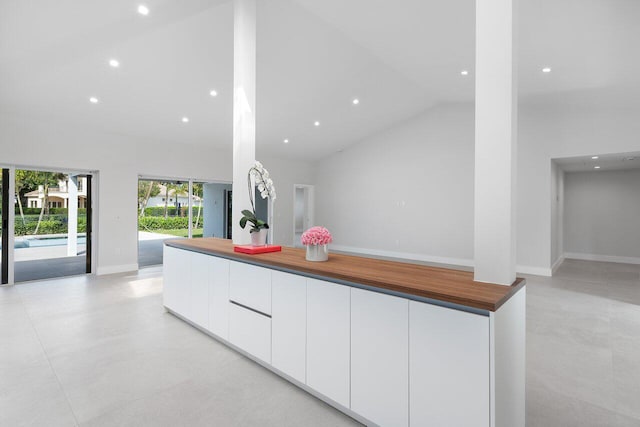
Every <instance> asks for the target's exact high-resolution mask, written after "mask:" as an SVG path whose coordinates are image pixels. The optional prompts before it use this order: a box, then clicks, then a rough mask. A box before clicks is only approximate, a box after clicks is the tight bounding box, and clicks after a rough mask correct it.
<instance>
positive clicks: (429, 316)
mask: <svg viewBox="0 0 640 427" xmlns="http://www.w3.org/2000/svg"><path fill="white" fill-rule="evenodd" d="M489 347H490V345H489V317H487V316H481V315H477V314H472V313H467V312H462V311H458V310H451V309H448V308H444V307H438V306H435V305H430V304H423V303H420V302H415V301H410V302H409V348H410V351H409V372H410V377H411V383H410V384H411V385H410V389H409V395H410V396H411V397H410V405H409V407H410V423H411V425H412V426H427V425H429V426H431V425H432V426H445V425H446V426H451V427H474V426H483V427H487V426H489V423H490V419H489V411H490V409H489V408H490V401H489V396H490V384H489V378H490V372H491V371H490V366H489Z"/></svg>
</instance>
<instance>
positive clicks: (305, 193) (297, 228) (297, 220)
mask: <svg viewBox="0 0 640 427" xmlns="http://www.w3.org/2000/svg"><path fill="white" fill-rule="evenodd" d="M313 202H314V187H313V185H305V184H294V185H293V246H294V247H299V248H300V247H302V246H303V245H302V241H301V239H302V233H303V232H304V231H305V230H307V229H309V228H310V227H313V224H314V207H313Z"/></svg>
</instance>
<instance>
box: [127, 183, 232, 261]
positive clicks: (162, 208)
mask: <svg viewBox="0 0 640 427" xmlns="http://www.w3.org/2000/svg"><path fill="white" fill-rule="evenodd" d="M228 203H229V204H230V203H231V184H228V183H216V182H207V181H201V180H193V179H163V178H147V177H141V178H139V179H138V267H151V266H156V265H161V264H162V262H163V247H164V241H165V240H167V239H185V238H201V237H221V238H230V236H229V235H228V230H229V226H228V224H229V223H230V217H229V216H228V213H227V212H228V210H227V204H228Z"/></svg>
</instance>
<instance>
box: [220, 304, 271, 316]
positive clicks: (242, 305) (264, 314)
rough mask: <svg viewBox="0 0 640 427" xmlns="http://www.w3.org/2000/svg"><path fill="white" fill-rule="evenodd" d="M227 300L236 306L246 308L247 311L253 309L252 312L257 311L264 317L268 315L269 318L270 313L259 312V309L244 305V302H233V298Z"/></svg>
mask: <svg viewBox="0 0 640 427" xmlns="http://www.w3.org/2000/svg"><path fill="white" fill-rule="evenodd" d="M229 302H230V303H231V304H235V305H237V306H238V307H242V308H246V309H247V310H249V311H253V312H254V313H258V314H260V315H262V316H265V317H268V318H269V319H271V315H270V314H267V313H263V312H261V311H258V310H256V309H255V308H251V307H247V306H246V305H244V304H240V303H239V302H235V301H233V300H229Z"/></svg>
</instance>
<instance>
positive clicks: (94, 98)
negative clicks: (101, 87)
mask: <svg viewBox="0 0 640 427" xmlns="http://www.w3.org/2000/svg"><path fill="white" fill-rule="evenodd" d="M89 102H90V103H92V104H97V103H98V102H99V100H98V98H96V97H95V96H92V97H91V98H89Z"/></svg>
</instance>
